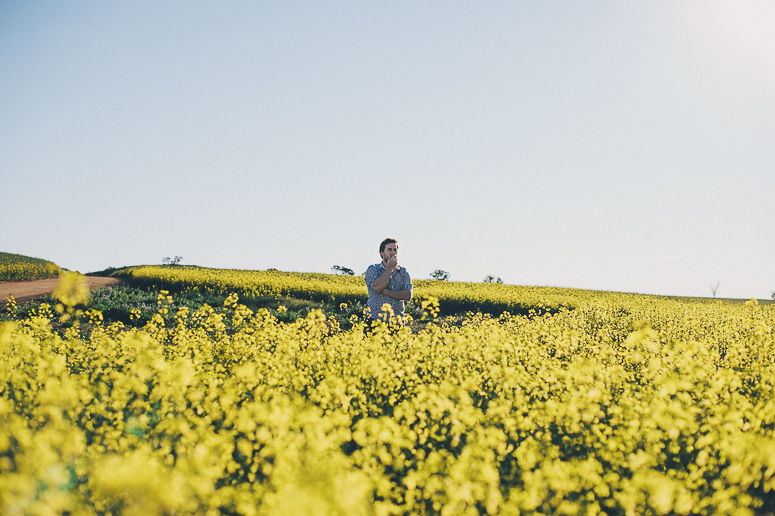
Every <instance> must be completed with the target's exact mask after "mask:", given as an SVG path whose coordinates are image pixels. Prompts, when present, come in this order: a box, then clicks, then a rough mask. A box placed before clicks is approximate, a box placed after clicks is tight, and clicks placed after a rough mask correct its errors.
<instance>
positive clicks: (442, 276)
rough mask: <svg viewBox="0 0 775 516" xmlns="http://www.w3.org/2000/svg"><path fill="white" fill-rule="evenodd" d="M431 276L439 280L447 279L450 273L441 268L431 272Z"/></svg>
mask: <svg viewBox="0 0 775 516" xmlns="http://www.w3.org/2000/svg"><path fill="white" fill-rule="evenodd" d="M431 278H433V279H435V280H439V281H447V280H448V279H449V273H448V272H447V271H443V270H441V269H436V270H435V271H433V272H431Z"/></svg>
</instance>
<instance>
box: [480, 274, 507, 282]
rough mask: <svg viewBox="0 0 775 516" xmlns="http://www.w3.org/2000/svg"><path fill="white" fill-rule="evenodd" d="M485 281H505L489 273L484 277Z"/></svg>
mask: <svg viewBox="0 0 775 516" xmlns="http://www.w3.org/2000/svg"><path fill="white" fill-rule="evenodd" d="M484 282H485V283H503V280H502V279H500V278H496V277H495V276H490V275H489V274H488V275H487V276H485V277H484Z"/></svg>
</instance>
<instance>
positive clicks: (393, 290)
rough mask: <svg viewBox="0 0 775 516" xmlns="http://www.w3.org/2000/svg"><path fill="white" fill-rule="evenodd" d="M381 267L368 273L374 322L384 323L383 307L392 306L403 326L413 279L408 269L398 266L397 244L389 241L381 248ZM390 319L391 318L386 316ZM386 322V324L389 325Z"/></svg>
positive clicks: (372, 268) (369, 269) (370, 268)
mask: <svg viewBox="0 0 775 516" xmlns="http://www.w3.org/2000/svg"><path fill="white" fill-rule="evenodd" d="M379 255H380V257H382V261H381V262H380V263H377V264H374V265H369V268H368V269H366V286H367V287H368V289H369V301H368V303H367V306H368V307H369V310H370V311H371V314H370V315H371V318H372V319H373V320H374V321H377V320H380V321H385V319H386V317H385V312H383V311H382V305H384V304H385V303H387V304H389V305H390V306H391V307H392V309H393V315H394V316H395V317H397V318H398V320H397V322H398V323H400V324H403V322H404V302H405V301H409V300H410V299H412V279H411V278H410V277H409V273H408V272H407V271H406V269H405V268H403V267H401V266H400V265H398V242H397V241H396V239H395V238H386V239H385V240H383V241H382V243H381V244H380V245H379ZM387 317H390V314H387ZM386 322H387V321H386Z"/></svg>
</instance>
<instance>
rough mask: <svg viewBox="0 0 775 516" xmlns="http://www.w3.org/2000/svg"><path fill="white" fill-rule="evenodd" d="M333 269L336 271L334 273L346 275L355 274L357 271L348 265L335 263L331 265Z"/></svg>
mask: <svg viewBox="0 0 775 516" xmlns="http://www.w3.org/2000/svg"><path fill="white" fill-rule="evenodd" d="M331 270H332V271H334V274H342V275H344V276H354V275H355V271H353V270H352V269H348V268H347V267H342V266H341V265H334V266H333V267H331Z"/></svg>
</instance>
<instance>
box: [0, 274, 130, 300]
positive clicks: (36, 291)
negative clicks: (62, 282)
mask: <svg viewBox="0 0 775 516" xmlns="http://www.w3.org/2000/svg"><path fill="white" fill-rule="evenodd" d="M119 283H121V280H120V279H117V278H98V277H96V276H86V284H87V285H89V288H99V287H107V286H110V285H118V284H119ZM57 284H59V280H58V279H57V278H54V279H44V280H35V281H15V282H8V283H0V303H3V304H5V301H6V299H8V295H9V294H13V297H14V299H16V300H17V301H22V300H26V299H30V298H33V297H37V296H44V295H46V294H51V293H52V292H53V291H54V290H55V289H56V288H57Z"/></svg>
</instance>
